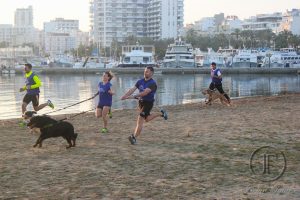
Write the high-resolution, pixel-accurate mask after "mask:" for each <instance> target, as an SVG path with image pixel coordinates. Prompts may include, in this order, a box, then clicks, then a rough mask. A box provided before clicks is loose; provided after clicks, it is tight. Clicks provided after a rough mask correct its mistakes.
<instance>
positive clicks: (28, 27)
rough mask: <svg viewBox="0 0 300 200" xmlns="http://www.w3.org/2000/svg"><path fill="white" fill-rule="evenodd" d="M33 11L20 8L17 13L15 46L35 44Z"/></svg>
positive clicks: (30, 7)
mask: <svg viewBox="0 0 300 200" xmlns="http://www.w3.org/2000/svg"><path fill="white" fill-rule="evenodd" d="M34 35H35V29H34V26H33V9H32V6H29V7H28V8H18V9H17V10H16V11H15V24H14V42H13V43H14V45H21V44H24V43H32V42H34Z"/></svg>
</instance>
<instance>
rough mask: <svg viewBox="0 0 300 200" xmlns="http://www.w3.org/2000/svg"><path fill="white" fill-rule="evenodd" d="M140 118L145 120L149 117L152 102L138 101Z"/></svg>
mask: <svg viewBox="0 0 300 200" xmlns="http://www.w3.org/2000/svg"><path fill="white" fill-rule="evenodd" d="M139 108H140V116H141V117H143V118H145V119H146V118H147V117H148V116H149V115H150V112H151V110H152V108H153V101H143V100H140V101H139Z"/></svg>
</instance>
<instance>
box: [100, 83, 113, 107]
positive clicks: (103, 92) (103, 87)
mask: <svg viewBox="0 0 300 200" xmlns="http://www.w3.org/2000/svg"><path fill="white" fill-rule="evenodd" d="M111 86H112V84H111V83H110V82H107V83H106V84H103V83H102V82H100V83H99V84H98V92H99V103H98V105H101V106H111V104H112V95H111V94H109V93H108V91H109V90H110V87H111Z"/></svg>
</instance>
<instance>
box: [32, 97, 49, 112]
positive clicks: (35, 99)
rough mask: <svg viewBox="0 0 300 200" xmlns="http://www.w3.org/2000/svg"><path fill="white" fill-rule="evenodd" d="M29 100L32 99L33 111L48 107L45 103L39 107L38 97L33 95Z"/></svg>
mask: <svg viewBox="0 0 300 200" xmlns="http://www.w3.org/2000/svg"><path fill="white" fill-rule="evenodd" d="M31 98H32V106H33V109H34V110H35V111H39V110H41V109H43V108H45V107H46V106H47V105H48V104H47V103H43V104H41V105H39V95H33V96H31Z"/></svg>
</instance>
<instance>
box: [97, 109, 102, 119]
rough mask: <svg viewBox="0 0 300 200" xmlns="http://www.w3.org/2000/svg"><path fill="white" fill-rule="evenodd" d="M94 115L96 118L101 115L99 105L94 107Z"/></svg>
mask: <svg viewBox="0 0 300 200" xmlns="http://www.w3.org/2000/svg"><path fill="white" fill-rule="evenodd" d="M95 116H96V117H97V118H100V117H102V108H100V107H99V106H98V107H97V108H96V112H95Z"/></svg>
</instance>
